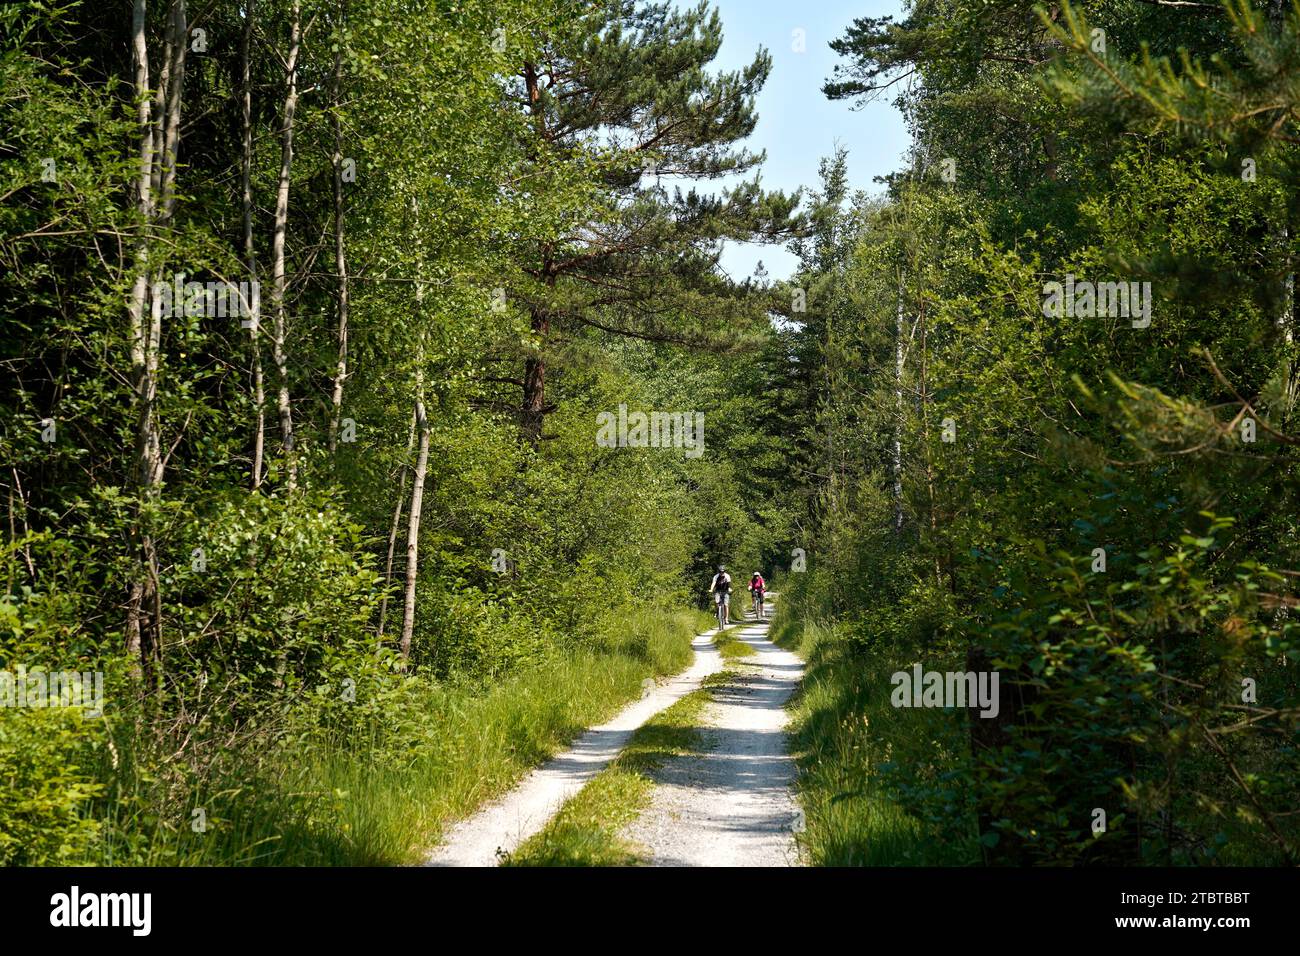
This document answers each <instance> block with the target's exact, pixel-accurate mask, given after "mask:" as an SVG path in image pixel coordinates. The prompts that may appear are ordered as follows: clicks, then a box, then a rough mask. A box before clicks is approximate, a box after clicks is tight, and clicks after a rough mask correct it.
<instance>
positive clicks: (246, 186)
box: [239, 0, 266, 491]
mask: <svg viewBox="0 0 1300 956" xmlns="http://www.w3.org/2000/svg"><path fill="white" fill-rule="evenodd" d="M247 2H248V7H247V9H246V10H245V12H244V36H243V41H242V43H241V45H240V59H241V60H242V66H243V88H242V92H243V157H242V162H241V164H240V171H239V175H240V203H241V205H242V206H243V212H244V266H245V268H247V269H248V277H249V280H250V281H251V282H253V283H256V282H257V281H258V277H257V253H256V250H255V249H254V246H253V84H252V76H251V69H252V45H253V12H254V3H255V0H247ZM260 321H261V316H260V315H258V314H257V312H256V311H254V312H253V314H252V315H251V316H250V325H249V327H248V335H249V347H250V350H251V352H252V361H253V406H254V409H255V414H256V418H255V421H254V425H253V468H252V472H253V474H252V486H253V490H254V491H256V490H257V489H258V488H260V487H261V486H262V457H263V455H264V454H265V448H266V385H265V382H264V380H263V375H262V346H261V343H259V342H258V339H257V333H258V331H259V328H258V326H259V324H260Z"/></svg>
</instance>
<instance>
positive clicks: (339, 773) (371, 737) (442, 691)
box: [90, 612, 707, 866]
mask: <svg viewBox="0 0 1300 956" xmlns="http://www.w3.org/2000/svg"><path fill="white" fill-rule="evenodd" d="M704 617H705V615H702V614H699V613H696V612H680V613H667V614H660V613H652V612H644V613H642V614H638V615H637V616H635V617H634V618H632V619H630V620H627V621H626V622H625V627H623V628H622V629H620V633H619V635H618V636H617V637H616V638H613V639H611V640H609V641H608V642H607V643H605V644H604V645H602V646H597V647H594V648H591V647H588V648H577V649H571V650H567V651H559V652H556V653H555V654H554V655H553V656H552V657H550V658H549V659H547V660H545V661H544V662H542V663H540V664H538V665H537V666H535V667H532V668H529V669H527V670H523V671H520V672H517V673H516V674H514V675H513V676H510V677H508V678H506V679H504V680H501V681H499V682H497V683H494V684H492V685H491V686H472V685H456V684H447V683H439V682H435V681H432V680H422V679H412V680H408V681H406V682H405V683H404V685H403V686H402V690H401V693H400V697H398V698H396V699H395V705H397V706H400V708H401V713H388V714H387V715H386V716H385V717H384V719H381V720H377V721H374V722H371V723H370V724H369V725H368V726H367V727H365V728H364V729H363V731H362V732H360V733H357V732H353V733H350V734H348V735H347V736H346V737H344V738H340V737H337V736H331V735H329V734H325V733H321V732H316V731H313V730H310V729H309V730H305V731H302V732H299V733H296V734H295V733H292V732H290V733H280V734H277V735H276V737H275V739H274V742H272V741H271V740H268V739H267V737H266V736H265V735H263V736H251V737H250V738H249V739H247V740H246V741H244V742H243V744H241V745H240V746H239V747H238V748H236V749H235V750H234V751H231V752H223V756H222V762H221V766H220V768H219V770H218V771H217V772H215V773H209V774H208V775H207V777H206V779H205V780H204V781H203V784H202V786H201V787H196V788H195V790H194V792H193V793H187V794H182V795H181V796H180V798H177V797H176V795H175V794H167V793H162V792H160V784H159V781H158V780H157V779H156V778H154V777H153V776H152V775H150V774H148V773H146V772H143V771H139V770H131V769H130V765H132V762H131V761H126V763H125V764H124V765H123V766H122V767H119V768H118V770H117V772H116V780H115V783H116V786H115V788H114V790H113V792H112V794H111V796H110V798H109V799H107V800H106V801H104V802H103V803H101V804H100V807H99V809H100V811H101V818H102V822H103V824H104V826H103V838H102V839H101V840H100V841H99V843H98V848H99V849H98V859H96V860H92V861H90V862H98V863H103V864H122V863H128V864H143V865H153V864H172V865H218V866H219V865H287V866H315V865H345V866H346V865H392V864H409V863H416V862H419V861H420V860H421V859H422V858H423V856H424V854H425V852H426V851H427V850H428V849H430V848H431V847H432V846H433V845H434V844H435V843H436V842H437V839H438V837H439V834H440V832H441V831H442V829H443V828H444V827H445V826H446V825H447V824H448V823H449V822H451V821H453V820H455V819H457V818H459V817H462V816H464V815H466V814H468V813H469V812H470V811H472V810H473V809H474V808H475V807H477V806H478V805H479V804H481V803H482V802H483V801H485V800H488V799H490V798H492V797H494V796H496V795H498V794H500V793H501V792H503V791H505V790H507V789H508V788H509V787H510V786H511V785H512V784H513V783H515V782H516V781H517V780H518V779H519V778H520V777H521V776H523V774H524V773H525V772H526V771H528V770H529V769H530V768H531V767H533V766H534V765H536V764H537V763H539V762H540V761H542V760H544V759H546V758H547V757H549V756H551V755H552V754H554V753H556V752H557V751H558V750H560V749H561V748H562V747H563V746H564V745H565V744H566V743H567V742H568V741H569V740H571V739H572V738H573V737H575V736H576V735H577V734H578V733H580V732H581V731H582V730H583V729H585V728H586V727H588V726H590V725H591V724H593V723H597V722H599V721H601V720H603V719H605V718H607V717H609V716H611V715H612V714H613V713H615V712H616V711H617V709H618V707H619V706H620V705H621V704H623V703H625V702H626V701H628V700H631V699H633V698H635V697H636V696H637V695H638V694H639V693H640V691H641V682H642V681H643V680H644V679H645V678H646V677H648V676H651V675H662V674H668V673H675V672H677V671H680V670H681V669H683V668H684V667H686V666H687V665H688V664H689V663H690V660H691V657H692V652H691V648H690V642H691V639H692V637H693V636H694V634H696V633H697V632H698V631H699V630H702V629H703V628H704V627H707V622H705V621H703V620H702V619H703V618H704ZM390 706H392V705H390ZM121 756H122V755H121V754H120V753H119V754H116V755H114V759H115V760H119V759H120V758H121ZM171 786H172V788H173V789H174V788H175V786H176V784H175V783H174V782H173V783H172V784H171ZM164 805H166V806H170V807H171V810H170V811H168V812H166V813H160V812H159V809H158V808H159V807H160V806H164ZM195 805H201V808H202V810H203V812H204V816H205V818H206V828H205V829H204V830H203V831H202V832H195V828H194V826H193V823H192V810H191V809H190V807H191V806H195Z"/></svg>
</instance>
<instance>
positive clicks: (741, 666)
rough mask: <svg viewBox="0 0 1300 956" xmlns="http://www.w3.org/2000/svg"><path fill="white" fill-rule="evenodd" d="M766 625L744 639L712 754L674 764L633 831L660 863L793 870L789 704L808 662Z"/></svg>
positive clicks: (720, 702) (712, 735)
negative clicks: (775, 639) (746, 650)
mask: <svg viewBox="0 0 1300 956" xmlns="http://www.w3.org/2000/svg"><path fill="white" fill-rule="evenodd" d="M767 631H768V626H767V625H766V624H751V625H748V626H746V627H745V628H743V629H742V630H741V631H740V633H739V635H738V639H739V640H741V641H743V642H745V643H746V644H748V645H749V646H750V647H751V648H753V650H754V652H755V653H754V655H753V656H752V657H746V658H740V659H738V660H733V661H729V662H728V664H727V670H728V671H729V672H730V673H732V674H733V675H735V676H733V677H731V678H730V679H729V680H727V682H726V683H725V684H722V685H720V686H718V687H715V688H713V691H712V697H713V700H712V702H711V703H710V704H709V706H708V707H707V708H706V710H705V712H704V717H703V721H702V723H703V724H704V727H705V730H704V735H705V745H704V747H703V748H702V751H703V752H702V753H700V754H698V755H693V756H689V757H679V758H676V759H673V760H669V761H668V762H667V763H666V764H665V765H664V766H663V767H662V768H660V770H659V771H658V772H657V773H656V774H655V777H656V784H657V786H656V787H655V792H654V796H653V798H652V799H651V803H650V806H649V807H648V808H647V809H646V810H645V812H643V813H642V814H641V816H640V817H638V818H637V819H636V820H635V821H633V822H632V823H631V824H630V825H629V826H628V827H627V828H626V830H625V831H624V835H625V836H626V837H627V838H628V839H629V840H630V841H632V842H633V843H635V844H638V845H639V846H640V847H642V848H643V849H644V850H645V851H646V855H647V857H648V860H649V862H650V863H651V864H652V865H655V866H789V865H795V864H797V863H798V862H799V859H798V849H797V846H796V844H795V838H794V829H795V825H796V821H797V820H798V805H797V804H796V802H795V799H794V790H793V787H794V781H795V776H796V769H795V764H794V759H793V758H792V757H791V756H790V753H789V748H788V746H787V740H786V735H785V725H786V723H787V720H788V716H787V714H786V710H785V707H786V704H787V703H788V702H789V700H790V696H791V695H792V694H793V693H794V691H795V688H797V687H798V686H799V681H800V680H801V679H802V677H803V662H802V661H801V660H800V659H799V658H798V657H797V656H795V655H794V654H792V653H790V652H789V651H785V650H782V649H781V648H779V647H777V646H776V645H775V644H773V643H772V642H771V641H770V640H768V637H767Z"/></svg>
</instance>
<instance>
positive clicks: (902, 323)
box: [894, 273, 907, 536]
mask: <svg viewBox="0 0 1300 956" xmlns="http://www.w3.org/2000/svg"><path fill="white" fill-rule="evenodd" d="M906 328H907V324H906V318H905V317H904V314H903V276H902V273H900V274H899V277H898V317H897V319H896V321H895V325H894V415H895V421H894V534H895V535H899V536H901V535H902V533H903V424H904V421H905V418H904V405H903V360H904V356H905V355H906V354H907V348H906V342H907V336H906V334H905V333H906Z"/></svg>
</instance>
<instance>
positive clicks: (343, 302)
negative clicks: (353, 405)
mask: <svg viewBox="0 0 1300 956" xmlns="http://www.w3.org/2000/svg"><path fill="white" fill-rule="evenodd" d="M342 78H343V51H342V49H340V50H339V51H338V52H337V53H335V54H334V104H333V105H334V109H333V110H332V111H331V115H330V119H331V121H332V123H333V126H334V267H335V269H336V270H337V271H338V277H339V315H338V361H337V363H336V365H335V369H334V388H333V392H332V394H331V396H330V425H329V450H330V454H333V453H334V451H335V449H336V448H337V447H338V437H339V417H340V415H341V414H342V411H343V385H344V383H345V382H346V381H347V377H348V266H347V260H346V259H345V257H344V254H343V253H344V248H343V127H342V124H341V123H340V122H339V99H340V94H341V92H342V90H341V87H342V85H343V83H342Z"/></svg>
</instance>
